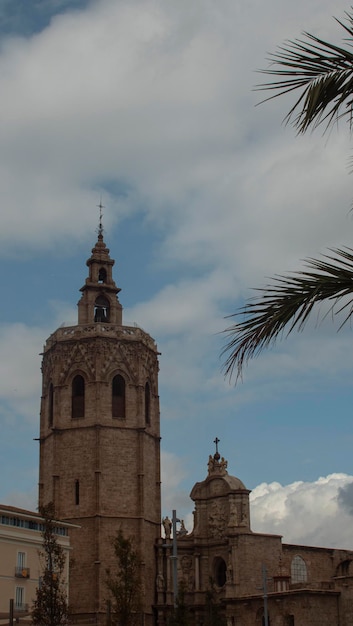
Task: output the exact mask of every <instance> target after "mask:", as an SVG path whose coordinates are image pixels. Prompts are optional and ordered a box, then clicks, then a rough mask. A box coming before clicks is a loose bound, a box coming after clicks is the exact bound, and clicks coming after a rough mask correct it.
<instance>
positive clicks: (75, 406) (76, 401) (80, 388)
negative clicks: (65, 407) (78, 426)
mask: <svg viewBox="0 0 353 626" xmlns="http://www.w3.org/2000/svg"><path fill="white" fill-rule="evenodd" d="M84 416H85V380H84V378H83V376H80V375H77V376H75V378H74V379H73V381H72V395H71V417H84Z"/></svg>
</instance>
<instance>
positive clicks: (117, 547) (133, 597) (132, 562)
mask: <svg viewBox="0 0 353 626" xmlns="http://www.w3.org/2000/svg"><path fill="white" fill-rule="evenodd" d="M113 549H114V555H115V557H116V562H117V568H116V571H114V572H112V571H111V570H107V580H106V584H107V587H108V590H109V592H110V604H111V624H112V625H117V626H134V625H135V624H139V623H140V620H141V579H140V571H141V559H140V557H139V555H138V552H137V550H136V549H135V547H134V542H133V540H132V539H131V538H130V537H128V538H126V537H124V535H123V532H122V530H121V529H120V530H119V531H118V533H117V535H116V537H115V538H114V540H113Z"/></svg>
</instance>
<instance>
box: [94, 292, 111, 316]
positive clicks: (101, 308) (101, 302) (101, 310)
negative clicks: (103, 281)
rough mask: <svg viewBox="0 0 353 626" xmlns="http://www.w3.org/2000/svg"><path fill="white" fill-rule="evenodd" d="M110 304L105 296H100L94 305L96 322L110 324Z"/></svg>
mask: <svg viewBox="0 0 353 626" xmlns="http://www.w3.org/2000/svg"><path fill="white" fill-rule="evenodd" d="M109 312H110V303H109V300H108V299H107V298H105V297H104V296H98V298H96V301H95V303H94V321H95V322H109Z"/></svg>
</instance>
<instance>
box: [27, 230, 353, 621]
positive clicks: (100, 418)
mask: <svg viewBox="0 0 353 626" xmlns="http://www.w3.org/2000/svg"><path fill="white" fill-rule="evenodd" d="M113 265H114V261H113V260H112V259H111V258H110V254H109V249H108V248H107V247H106V244H105V242H104V238H103V229H102V227H101V225H100V227H99V230H98V239H97V242H96V244H95V246H94V248H93V249H92V254H91V256H90V258H89V259H88V261H87V266H88V277H87V279H86V281H85V284H84V285H83V287H82V288H81V298H80V300H79V302H78V323H77V324H76V325H74V326H69V327H65V326H64V327H60V328H59V329H58V330H56V331H55V332H54V333H53V334H52V335H51V336H50V337H49V338H48V340H47V341H46V344H45V346H44V352H43V360H42V377H43V384H42V399H41V416H40V438H39V440H40V472H39V504H40V505H45V504H47V503H48V502H51V501H52V502H53V503H54V505H55V509H56V513H57V516H58V519H60V520H63V521H65V522H67V523H70V524H71V531H70V540H71V548H72V559H71V565H70V585H69V588H70V595H69V601H70V609H71V616H72V619H73V622H74V623H78V624H82V625H83V624H87V625H88V624H98V625H103V624H107V623H108V622H107V619H108V618H107V597H108V593H107V586H106V580H107V570H109V569H110V568H113V567H114V556H113V538H114V536H116V534H117V532H118V531H119V530H121V531H122V532H123V534H124V535H126V536H128V537H132V538H133V540H134V544H135V546H136V548H137V549H138V552H139V554H140V558H141V580H142V604H143V606H142V615H141V624H144V625H145V626H152V624H156V625H158V626H166V624H167V623H168V619H169V617H170V615H171V613H172V612H173V607H174V606H175V602H176V590H177V588H179V591H180V590H182V592H183V598H184V601H185V604H186V606H187V607H188V610H189V623H190V626H194V625H195V626H196V625H197V626H206V624H207V623H208V622H207V615H206V614H205V606H206V602H207V598H208V597H210V593H211V592H212V601H213V602H214V603H215V604H216V605H217V607H218V608H219V609H220V614H221V615H222V619H224V620H225V623H226V624H227V626H353V608H352V607H353V552H352V551H348V550H336V549H332V550H330V549H326V548H312V547H305V546H294V545H288V544H283V543H282V539H281V536H279V535H269V534H261V533H254V532H252V530H251V526H250V506H249V494H250V491H249V490H248V489H246V487H245V485H244V484H243V483H242V481H241V480H240V479H239V478H236V477H235V476H232V475H230V474H229V473H228V465H227V461H226V460H225V459H224V458H222V457H221V456H220V454H219V452H218V447H217V444H218V440H216V453H215V454H214V455H213V456H209V459H208V470H207V476H206V478H205V479H204V480H203V481H201V482H197V483H196V484H195V486H194V487H193V489H192V491H191V494H190V495H191V499H192V501H193V503H194V527H193V529H192V530H191V531H190V532H188V531H187V530H186V529H185V528H184V526H183V524H182V525H181V526H179V525H178V527H176V526H175V528H174V534H173V533H171V532H170V526H168V525H167V524H165V528H166V530H167V532H166V535H165V536H163V537H162V536H161V494H160V415H159V396H158V351H157V346H156V344H155V342H154V340H153V339H152V338H151V337H150V336H149V335H148V334H147V333H146V332H144V331H143V330H141V329H140V328H138V327H130V326H125V325H124V324H123V318H122V306H121V304H120V302H119V299H118V293H119V291H120V289H119V288H118V287H117V285H116V284H115V282H114V279H113V274H112V269H113ZM178 524H179V522H178Z"/></svg>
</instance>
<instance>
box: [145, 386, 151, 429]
mask: <svg viewBox="0 0 353 626" xmlns="http://www.w3.org/2000/svg"><path fill="white" fill-rule="evenodd" d="M145 422H146V424H150V423H151V391H150V385H149V383H146V385H145Z"/></svg>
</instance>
